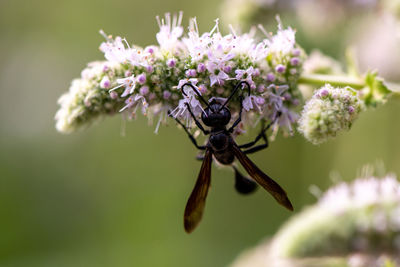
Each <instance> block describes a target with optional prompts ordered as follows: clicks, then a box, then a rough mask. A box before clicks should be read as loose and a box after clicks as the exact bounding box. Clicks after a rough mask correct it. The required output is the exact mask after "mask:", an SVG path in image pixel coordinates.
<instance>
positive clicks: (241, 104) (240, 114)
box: [228, 96, 243, 133]
mask: <svg viewBox="0 0 400 267" xmlns="http://www.w3.org/2000/svg"><path fill="white" fill-rule="evenodd" d="M242 110H243V97H242V96H241V97H240V111H239V118H237V120H236V121H235V122H234V123H233V124H232V126H231V127H230V128H229V130H228V132H230V133H233V130H234V129H235V127H236V126H237V125H238V124H239V123H240V122H241V121H242Z"/></svg>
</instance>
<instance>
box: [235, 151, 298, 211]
mask: <svg viewBox="0 0 400 267" xmlns="http://www.w3.org/2000/svg"><path fill="white" fill-rule="evenodd" d="M232 149H233V153H234V154H235V157H236V158H237V159H238V160H239V162H240V163H241V164H242V166H243V167H244V168H245V170H246V171H247V172H248V174H249V175H250V176H251V177H252V178H253V179H254V180H255V181H256V182H257V183H258V184H260V185H261V186H262V187H264V188H265V190H267V191H268V192H269V193H270V194H271V195H272V196H273V197H274V198H275V199H276V201H278V203H279V204H281V205H282V206H284V207H285V208H287V209H288V210H293V206H292V203H290V200H289V198H288V197H287V195H286V192H285V190H283V189H282V187H281V186H280V185H279V184H278V183H277V182H275V181H274V180H272V179H271V178H270V177H269V176H268V175H266V174H265V173H263V172H262V171H261V170H260V169H259V168H258V167H257V166H256V165H255V164H254V163H253V162H252V161H251V160H250V159H249V158H248V157H247V156H246V155H245V154H244V153H243V152H242V151H241V150H240V148H239V147H238V146H237V145H236V144H233V148H232Z"/></svg>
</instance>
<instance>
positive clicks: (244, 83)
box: [218, 81, 250, 112]
mask: <svg viewBox="0 0 400 267" xmlns="http://www.w3.org/2000/svg"><path fill="white" fill-rule="evenodd" d="M241 85H246V86H247V88H248V89H249V95H250V84H249V83H248V82H246V81H240V82H239V83H238V84H237V85H236V86H235V89H233V91H232V93H231V95H230V96H229V97H228V99H227V100H226V101H225V103H224V104H223V105H222V106H221V107H220V109H219V110H218V112H219V111H221V110H222V109H223V108H224V107H225V106H226V104H228V102H229V101H230V100H231V99H232V97H233V96H234V95H235V94H236V92H237V91H238V89H239V88H240V86H241ZM241 101H243V99H242V100H241Z"/></svg>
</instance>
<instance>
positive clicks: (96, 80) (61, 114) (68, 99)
mask: <svg viewBox="0 0 400 267" xmlns="http://www.w3.org/2000/svg"><path fill="white" fill-rule="evenodd" d="M123 74H124V68H123V66H122V65H121V64H119V63H115V62H107V61H96V62H91V63H89V64H88V66H87V68H85V69H84V70H83V71H82V73H81V78H79V79H75V80H73V81H72V83H71V86H70V88H69V91H68V92H67V93H65V94H63V95H62V96H61V97H60V98H59V100H58V103H59V105H60V109H59V110H58V112H57V113H56V116H55V118H56V120H57V123H56V128H57V130H58V131H60V132H64V133H70V132H73V131H75V130H77V129H79V128H80V127H82V126H86V125H87V124H88V123H89V122H91V121H93V120H94V119H96V118H98V117H99V116H100V115H106V114H108V115H112V114H114V113H115V111H116V110H118V108H119V107H120V106H121V101H119V100H118V95H117V94H116V93H111V94H110V93H109V92H108V90H109V89H110V88H111V86H113V85H115V79H116V77H120V76H121V75H123Z"/></svg>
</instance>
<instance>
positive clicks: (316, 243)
mask: <svg viewBox="0 0 400 267" xmlns="http://www.w3.org/2000/svg"><path fill="white" fill-rule="evenodd" d="M271 255H274V256H276V257H279V258H299V257H329V256H345V257H349V259H351V258H352V256H353V257H354V255H360V256H361V255H374V257H373V258H375V259H377V258H379V256H381V255H387V256H389V258H392V260H396V261H397V263H400V256H399V255H400V182H399V181H398V180H397V178H396V176H395V175H393V174H389V175H386V176H385V177H383V178H377V177H373V176H372V177H366V178H358V179H356V180H355V181H354V182H352V183H345V182H342V183H340V184H338V185H336V186H333V187H332V188H330V189H329V190H328V191H327V192H325V193H324V194H323V195H322V197H321V198H320V199H319V201H318V203H317V204H316V205H314V206H312V207H310V208H308V209H306V210H304V211H302V212H301V213H300V214H298V215H296V216H295V217H293V218H292V219H291V220H290V221H289V222H288V223H287V224H286V225H285V226H284V227H283V228H282V229H281V230H280V231H279V233H278V234H277V235H276V236H275V238H274V239H273V241H272V244H271ZM350 262H351V261H350ZM350 266H353V265H351V264H350ZM361 266H377V265H375V264H372V263H371V264H370V265H361ZM379 266H382V265H379Z"/></svg>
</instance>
